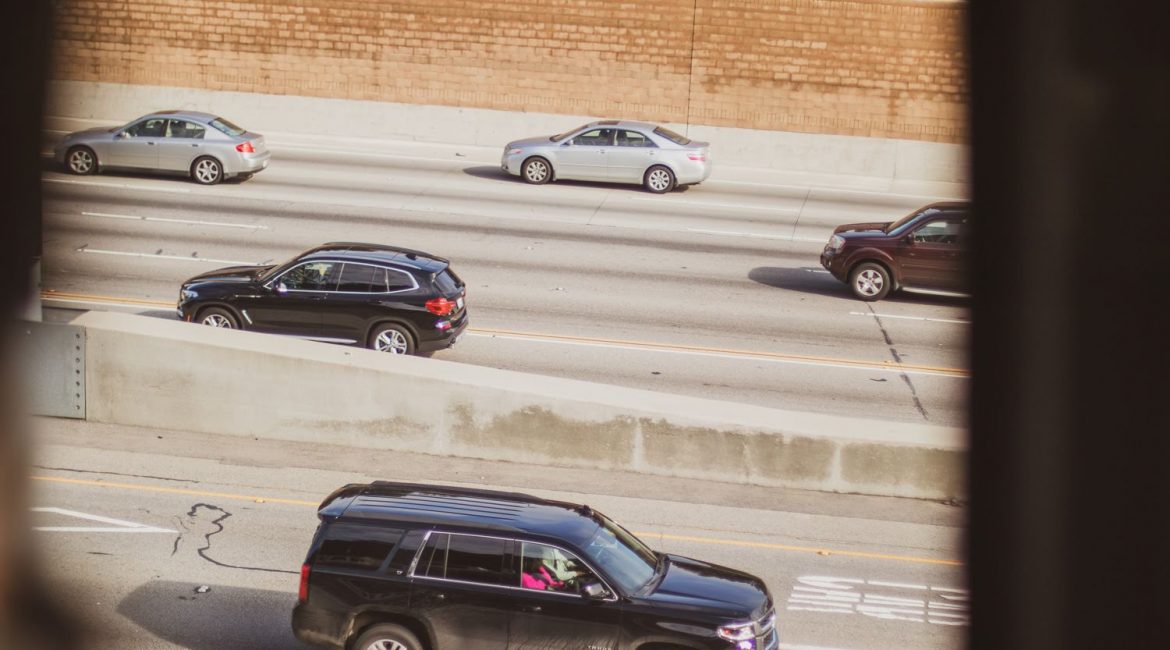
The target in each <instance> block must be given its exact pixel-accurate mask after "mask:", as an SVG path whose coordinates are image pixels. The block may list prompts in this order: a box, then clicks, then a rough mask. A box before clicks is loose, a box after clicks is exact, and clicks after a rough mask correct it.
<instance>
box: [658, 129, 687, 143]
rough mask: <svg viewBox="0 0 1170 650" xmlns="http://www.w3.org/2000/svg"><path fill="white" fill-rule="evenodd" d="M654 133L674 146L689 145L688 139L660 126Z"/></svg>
mask: <svg viewBox="0 0 1170 650" xmlns="http://www.w3.org/2000/svg"><path fill="white" fill-rule="evenodd" d="M654 132H655V133H657V134H658V135H660V136H662V137H664V138H666V139H667V140H670V141H671V142H673V143H675V144H690V143H691V139H690V138H688V137H686V136H684V135H679V134H677V133H675V132H674V131H671V130H670V129H668V128H665V127H661V126H660V127H658V128H656V129H654Z"/></svg>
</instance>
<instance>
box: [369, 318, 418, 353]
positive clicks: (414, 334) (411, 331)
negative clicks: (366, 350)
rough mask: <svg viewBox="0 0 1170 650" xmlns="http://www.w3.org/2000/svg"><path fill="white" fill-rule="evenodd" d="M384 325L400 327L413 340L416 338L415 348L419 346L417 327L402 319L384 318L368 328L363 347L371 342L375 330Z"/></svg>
mask: <svg viewBox="0 0 1170 650" xmlns="http://www.w3.org/2000/svg"><path fill="white" fill-rule="evenodd" d="M382 325H398V326H400V327H402V328H403V329H405V330H406V332H407V333H408V334H410V336H411V337H412V338H414V344H415V346H416V347H417V346H418V341H419V336H418V328H417V327H415V326H414V325H412V324H411V323H410V321H407V320H403V319H401V318H388V317H384V316H383V317H379V318H377V319H375V320H374V321H372V322H371V323H370V325H369V326H368V327H367V328H366V339H365V341H364V342H363V343H362V344H363V345H366V344H368V343H369V342H370V337H371V336H373V335H374V330H376V329H378V327H379V326H382Z"/></svg>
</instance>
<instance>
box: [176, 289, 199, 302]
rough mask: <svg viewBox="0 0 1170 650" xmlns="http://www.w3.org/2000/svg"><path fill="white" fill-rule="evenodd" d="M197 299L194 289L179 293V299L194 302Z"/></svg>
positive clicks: (197, 295) (182, 290)
mask: <svg viewBox="0 0 1170 650" xmlns="http://www.w3.org/2000/svg"><path fill="white" fill-rule="evenodd" d="M198 297H199V294H198V293H197V292H196V291H195V290H194V289H186V288H184V289H181V290H180V291H179V298H180V299H182V300H194V299H196V298H198Z"/></svg>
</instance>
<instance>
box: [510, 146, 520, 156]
mask: <svg viewBox="0 0 1170 650" xmlns="http://www.w3.org/2000/svg"><path fill="white" fill-rule="evenodd" d="M523 151H524V150H523V149H521V148H520V147H512V148H511V149H509V150H508V155H509V156H515V155H516V154H518V153H521V152H523Z"/></svg>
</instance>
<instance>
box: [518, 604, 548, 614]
mask: <svg viewBox="0 0 1170 650" xmlns="http://www.w3.org/2000/svg"><path fill="white" fill-rule="evenodd" d="M520 609H521V610H523V611H525V612H532V613H534V614H539V613H540V612H541V611H543V610H541V608H540V605H529V606H527V607H521V608H520Z"/></svg>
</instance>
